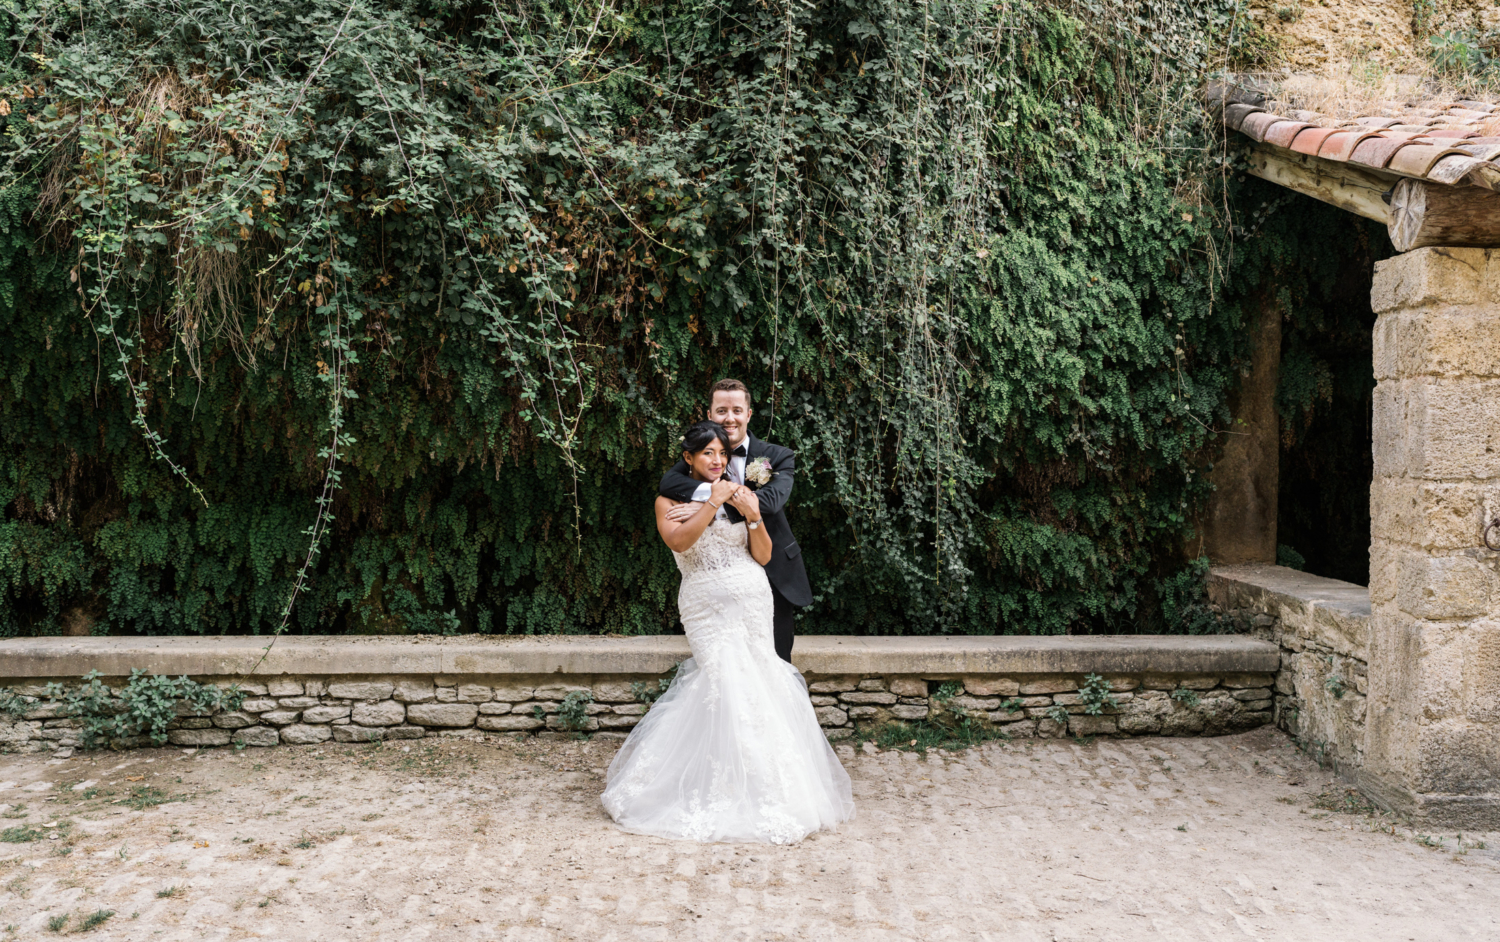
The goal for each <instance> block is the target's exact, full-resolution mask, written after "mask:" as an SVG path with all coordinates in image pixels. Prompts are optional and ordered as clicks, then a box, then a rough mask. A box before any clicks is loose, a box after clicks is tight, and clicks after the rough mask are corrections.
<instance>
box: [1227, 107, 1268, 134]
mask: <svg viewBox="0 0 1500 942" xmlns="http://www.w3.org/2000/svg"><path fill="white" fill-rule="evenodd" d="M1262 110H1263V109H1262V108H1261V107H1260V106H1259V105H1243V104H1241V105H1230V106H1229V107H1228V108H1225V109H1224V125H1225V126H1226V127H1228V128H1230V129H1232V130H1235V131H1238V130H1239V129H1240V127H1241V126H1242V125H1244V123H1245V119H1246V118H1248V117H1249V116H1250V115H1253V114H1255V113H1257V112H1259V111H1262Z"/></svg>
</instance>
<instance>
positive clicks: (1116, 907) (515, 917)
mask: <svg viewBox="0 0 1500 942" xmlns="http://www.w3.org/2000/svg"><path fill="white" fill-rule="evenodd" d="M616 746H617V744H616V743H613V742H592V743H571V742H552V743H537V742H531V743H517V742H512V741H496V742H464V741H456V740H439V741H433V740H421V741H417V742H413V743H408V744H405V745H402V744H392V745H386V746H380V747H372V746H330V745H325V746H321V747H287V748H277V749H272V750H265V751H247V752H245V753H242V754H238V755H236V754H235V753H233V752H231V751H225V750H217V751H207V752H200V753H192V752H187V753H185V752H183V751H182V750H177V749H168V750H155V751H144V752H135V753H126V754H105V755H98V754H94V755H80V756H76V757H74V758H70V759H65V760H58V759H49V758H47V757H45V756H0V814H3V815H4V818H0V825H3V826H4V827H5V828H6V829H8V830H7V831H6V832H5V835H4V836H5V840H6V841H7V843H3V844H0V927H3V932H0V940H3V939H45V938H51V937H52V933H53V932H54V931H60V932H62V933H72V932H76V931H78V930H80V929H81V928H82V927H84V925H85V920H87V918H88V917H89V916H90V915H91V914H95V913H98V912H99V911H101V910H106V911H107V910H113V911H114V915H112V916H110V917H109V918H108V919H107V920H105V921H104V922H103V923H102V924H100V925H99V926H98V927H96V928H94V929H92V930H91V931H90V933H89V934H90V935H92V936H93V937H94V938H98V939H139V940H179V939H180V940H187V939H193V940H197V939H228V940H234V939H252V938H255V939H284V940H289V942H290V940H296V942H301V940H325V939H329V940H335V939H350V940H353V939H360V940H374V939H393V940H394V939H401V940H405V939H436V940H449V939H506V940H521V942H554V940H564V939H587V940H591V942H593V940H627V939H631V940H633V939H647V940H668V939H670V940H674V942H675V940H683V939H703V940H713V942H719V940H763V939H785V940H798V942H801V940H825V939H826V940H846V939H847V940H859V942H870V940H907V939H921V940H929V939H931V940H938V939H979V940H1006V942H1012V940H1015V942H1021V940H1069V939H1080V940H1082V939H1106V938H1108V939H1119V938H1160V939H1168V940H1176V939H1183V940H1200V939H1205V940H1206V939H1213V940H1220V939H1234V938H1242V937H1243V938H1251V939H1267V940H1296V942H1304V940H1314V939H1331V940H1360V942H1383V940H1436V942H1452V940H1458V939H1485V940H1491V942H1492V940H1495V939H1497V938H1500V892H1497V890H1500V853H1497V848H1500V835H1464V839H1463V843H1462V844H1460V841H1459V840H1458V839H1457V836H1456V835H1454V834H1451V833H1449V834H1435V835H1422V834H1419V833H1415V832H1412V831H1410V830H1407V829H1404V828H1402V827H1401V826H1400V825H1399V824H1396V823H1392V822H1389V821H1387V820H1385V819H1382V818H1380V817H1377V816H1371V815H1368V814H1365V813H1360V812H1359V809H1358V802H1356V801H1355V800H1354V799H1353V798H1351V797H1349V796H1347V795H1346V794H1345V792H1344V790H1343V789H1342V788H1341V787H1339V786H1338V785H1337V784H1336V783H1335V782H1334V780H1333V779H1332V777H1331V776H1330V775H1328V774H1327V773H1324V772H1322V771H1320V770H1319V769H1318V768H1317V766H1316V765H1314V764H1313V763H1311V762H1309V761H1308V760H1307V759H1305V758H1304V757H1302V756H1301V755H1299V754H1298V753H1297V752H1296V751H1295V750H1294V749H1293V748H1292V747H1291V744H1290V743H1289V741H1288V740H1286V739H1285V738H1284V737H1283V736H1281V735H1280V734H1279V733H1275V732H1272V731H1269V730H1262V731H1257V732H1255V733H1250V734H1246V735H1242V736H1234V737H1226V738H1221V739H1137V740H1131V741H1099V742H1095V743H1092V744H1079V743H1074V742H1063V741H1051V740H1047V741H1026V742H1015V743H994V744H990V745H986V746H984V747H982V748H978V749H973V750H970V751H967V752H961V753H942V754H939V753H932V754H930V755H929V756H928V757H927V758H926V759H920V758H918V757H917V756H916V755H914V754H911V753H900V752H879V753H875V754H869V753H868V752H866V751H864V750H865V749H870V748H873V747H864V748H862V749H861V750H859V751H856V750H855V749H854V748H853V747H851V746H847V745H846V746H843V747H841V749H840V751H841V753H842V755H843V758H844V761H845V764H846V765H847V766H848V768H849V771H850V773H851V774H852V776H853V778H854V783H855V795H856V799H857V801H858V818H857V820H856V821H855V822H853V823H852V824H851V825H849V826H846V827H845V828H844V829H842V830H841V831H839V832H837V833H829V834H821V835H817V836H815V837H813V838H810V839H808V840H806V841H804V842H803V843H801V844H799V845H796V846H793V847H766V846H759V845H707V846H703V845H694V844H683V843H676V842H669V841H661V840H656V839H652V838H646V837H638V836H633V835H628V834H623V833H620V832H619V831H616V830H615V829H614V828H613V827H612V825H611V824H610V822H609V820H608V818H607V817H606V816H605V815H604V813H603V811H602V810H601V809H600V807H599V803H598V799H597V796H598V793H599V789H600V787H601V782H602V772H603V769H604V766H605V765H606V764H607V763H608V761H609V758H610V757H611V756H612V755H613V752H614V749H615V747H616ZM156 801H161V802H163V803H160V804H154V805H153V804H151V803H152V802H156ZM132 805H134V806H135V807H132ZM1320 806H1321V807H1320ZM1334 808H1341V809H1345V810H1332V809H1334ZM36 832H40V835H41V836H40V837H39V838H38V839H34V840H29V841H22V842H19V843H18V842H16V839H18V838H28V837H32V838H35V837H37V834H36ZM1481 841H1484V842H1486V843H1487V846H1485V847H1480V846H1478V845H1479V842H1481ZM64 917H66V922H60V920H62V919H63V918H64ZM96 918H97V917H96ZM49 924H51V925H56V926H58V928H57V929H55V930H54V929H50V928H49Z"/></svg>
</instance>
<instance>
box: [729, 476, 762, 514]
mask: <svg viewBox="0 0 1500 942" xmlns="http://www.w3.org/2000/svg"><path fill="white" fill-rule="evenodd" d="M729 503H730V504H731V505H733V507H734V509H735V510H738V511H739V512H740V513H742V514H744V515H745V519H746V520H751V521H756V520H759V519H760V498H759V497H756V496H755V492H754V491H752V490H750V488H748V487H745V486H744V485H736V486H735V489H734V496H732V497H730V498H729Z"/></svg>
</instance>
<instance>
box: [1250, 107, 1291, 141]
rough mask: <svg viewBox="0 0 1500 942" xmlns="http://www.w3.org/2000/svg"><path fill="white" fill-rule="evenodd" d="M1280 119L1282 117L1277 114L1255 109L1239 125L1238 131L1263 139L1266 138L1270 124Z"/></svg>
mask: <svg viewBox="0 0 1500 942" xmlns="http://www.w3.org/2000/svg"><path fill="white" fill-rule="evenodd" d="M1282 120H1284V119H1283V118H1282V117H1281V115H1279V114H1272V113H1271V112H1269V111H1257V112H1256V113H1255V114H1252V115H1249V116H1248V117H1246V118H1245V121H1244V123H1243V124H1241V125H1240V133H1241V134H1248V135H1250V137H1251V138H1252V139H1254V140H1257V141H1263V140H1265V139H1266V132H1267V131H1269V130H1271V125H1273V124H1275V123H1276V122H1278V121H1282Z"/></svg>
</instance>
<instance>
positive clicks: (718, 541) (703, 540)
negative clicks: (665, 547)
mask: <svg viewBox="0 0 1500 942" xmlns="http://www.w3.org/2000/svg"><path fill="white" fill-rule="evenodd" d="M749 535H750V531H749V530H747V529H745V523H744V521H740V522H739V523H730V522H729V521H727V520H714V521H713V522H712V523H710V524H709V525H708V526H707V527H706V528H705V529H704V531H703V535H702V536H700V537H698V542H696V543H694V544H693V545H692V546H689V547H688V548H687V550H686V551H685V552H682V553H677V552H674V553H673V554H672V558H673V559H675V560H677V570H678V571H679V572H681V573H682V578H683V579H684V580H686V579H689V578H691V577H692V576H695V575H698V574H699V573H705V572H722V571H723V570H725V569H732V568H734V567H736V566H743V565H746V564H747V563H748V564H749V565H751V566H758V565H759V563H757V562H756V561H755V557H754V556H751V555H750V540H749Z"/></svg>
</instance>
